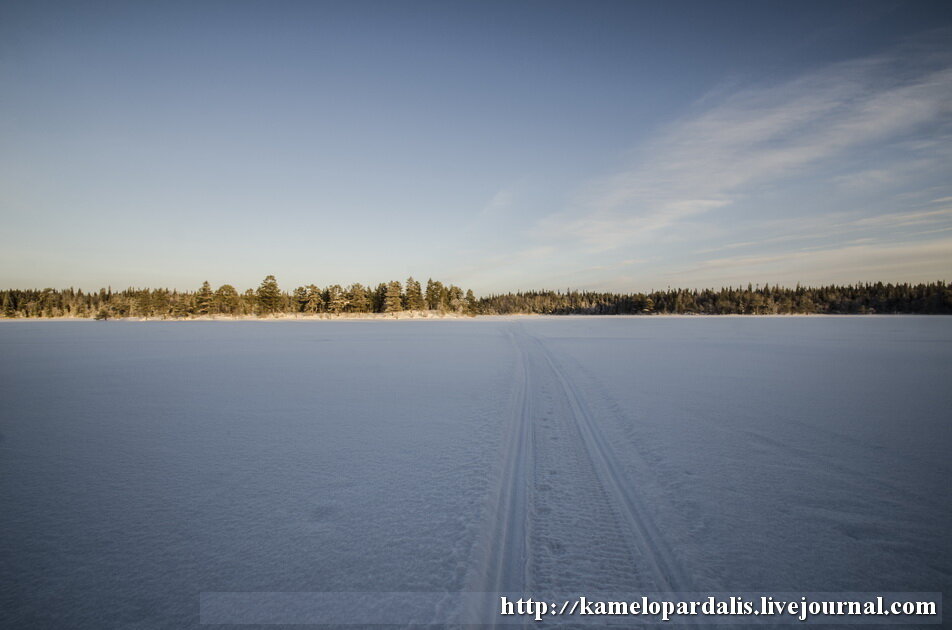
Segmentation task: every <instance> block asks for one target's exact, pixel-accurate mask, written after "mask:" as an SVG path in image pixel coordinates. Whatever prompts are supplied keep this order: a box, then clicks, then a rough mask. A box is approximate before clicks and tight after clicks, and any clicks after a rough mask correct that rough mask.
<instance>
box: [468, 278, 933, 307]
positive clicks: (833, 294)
mask: <svg viewBox="0 0 952 630" xmlns="http://www.w3.org/2000/svg"><path fill="white" fill-rule="evenodd" d="M476 310H477V312H479V313H487V314H500V315H502V314H509V313H539V314H553V315H569V314H571V315H635V314H650V313H657V314H665V315H688V314H696V315H785V314H863V315H866V314H875V313H897V314H898V313H919V314H952V283H944V282H935V283H931V284H883V283H882V282H877V283H875V284H856V285H847V286H832V285H831V286H825V287H816V288H813V287H801V286H799V285H798V286H797V287H796V288H793V289H791V288H786V287H780V286H773V287H771V286H770V285H764V286H763V287H759V286H758V287H754V286H752V285H747V288H746V289H744V288H740V287H738V288H733V287H729V288H722V289H716V290H715V289H703V290H697V289H693V290H688V289H668V290H665V291H652V292H650V293H627V294H619V293H598V292H594V291H565V292H561V291H528V292H521V293H506V294H504V295H490V296H489V297H485V298H482V299H480V300H479V301H478V302H477V305H476Z"/></svg>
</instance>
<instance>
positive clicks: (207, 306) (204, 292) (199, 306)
mask: <svg viewBox="0 0 952 630" xmlns="http://www.w3.org/2000/svg"><path fill="white" fill-rule="evenodd" d="M213 297H214V294H213V293H212V285H210V284H208V280H206V281H205V282H203V283H202V288H201V289H199V290H198V293H196V294H195V313H197V314H198V315H207V314H208V312H209V311H210V310H211V308H212V298H213Z"/></svg>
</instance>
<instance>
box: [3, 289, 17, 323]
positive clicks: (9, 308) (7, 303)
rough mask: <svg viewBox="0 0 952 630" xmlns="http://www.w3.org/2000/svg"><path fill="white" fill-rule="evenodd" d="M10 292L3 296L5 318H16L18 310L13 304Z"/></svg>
mask: <svg viewBox="0 0 952 630" xmlns="http://www.w3.org/2000/svg"><path fill="white" fill-rule="evenodd" d="M10 293H11V292H10V291H6V292H4V294H3V316H4V317H16V316H17V309H16V305H15V304H14V303H13V296H12V295H10Z"/></svg>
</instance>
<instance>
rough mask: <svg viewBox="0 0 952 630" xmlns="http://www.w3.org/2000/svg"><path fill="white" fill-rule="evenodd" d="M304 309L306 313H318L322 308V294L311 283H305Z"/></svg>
mask: <svg viewBox="0 0 952 630" xmlns="http://www.w3.org/2000/svg"><path fill="white" fill-rule="evenodd" d="M304 310H305V311H307V312H308V313H320V312H321V311H323V310H324V295H323V293H322V292H321V290H320V289H318V288H317V286H315V285H313V284H309V285H307V304H306V305H305V307H304Z"/></svg>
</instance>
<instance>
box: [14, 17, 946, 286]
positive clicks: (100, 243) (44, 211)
mask: <svg viewBox="0 0 952 630" xmlns="http://www.w3.org/2000/svg"><path fill="white" fill-rule="evenodd" d="M0 239H2V240H0V242H2V246H0V286H2V287H10V288H43V287H54V288H65V287H69V286H73V287H80V288H84V289H87V290H89V289H98V288H99V287H104V286H112V287H113V288H125V287H129V286H135V287H169V288H178V289H194V288H197V287H198V286H199V285H200V284H201V283H202V281H205V280H208V281H209V282H211V284H212V285H213V286H218V285H221V284H224V283H229V284H232V285H234V286H236V287H238V288H239V289H241V290H244V289H246V288H252V287H256V286H257V285H258V284H259V283H260V282H261V280H262V279H263V278H264V276H265V275H268V274H273V275H275V276H277V278H278V281H279V282H280V284H281V286H282V287H283V288H286V289H291V288H293V287H295V286H299V285H305V284H311V283H314V284H317V285H319V286H326V285H329V284H333V283H337V284H342V285H348V284H350V283H353V282H361V283H364V284H372V285H376V284H377V283H379V282H384V281H388V280H391V279H400V280H402V279H405V278H406V277H408V276H410V275H413V276H414V277H415V278H417V279H418V280H423V281H425V280H426V279H427V278H429V277H432V278H434V279H440V280H442V281H444V282H447V283H449V282H452V283H455V284H457V285H459V286H463V287H464V288H472V289H473V290H474V291H475V292H476V293H477V294H479V295H486V294H490V293H497V292H504V291H514V290H520V289H541V288H549V289H565V288H573V289H593V290H610V291H620V292H633V291H647V290H651V289H664V288H666V287H672V288H674V287H684V288H703V287H721V286H728V285H730V286H737V285H744V286H746V285H747V284H748V283H754V284H764V283H769V284H771V285H774V284H781V285H787V286H794V285H796V284H797V283H800V284H804V285H819V284H829V283H839V284H845V283H856V282H876V281H883V282H932V281H937V280H942V281H952V273H950V271H952V3H949V2H944V1H943V2H931V1H929V0H917V1H910V2H902V1H895V0H894V1H890V2H877V1H872V0H870V1H865V2H836V1H832V0H824V1H822V2H810V1H805V0H797V1H790V2H775V1H770V0H764V1H758V2H749V1H745V2H728V1H718V2H713V1H710V0H706V1H703V2H680V1H670V0H668V1H664V2H660V1H659V2H651V1H647V0H646V1H634V0H632V1H628V2H612V1H607V0H603V1H595V2H592V1H585V2H559V1H544V2H542V1H518V0H508V1H504V2H489V1H486V2H465V1H460V0H445V1H441V2H409V1H400V0H391V1H385V2H370V1H364V0H348V1H341V2H337V1H313V2H287V1H275V2H242V1H240V0H234V1H227V2H216V1H203V2H176V1H174V0H173V1H163V2H136V1H122V2H44V1H42V0H39V1H29V2H23V1H11V0H7V1H5V2H2V3H0Z"/></svg>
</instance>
